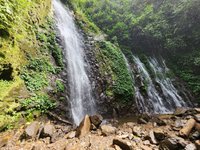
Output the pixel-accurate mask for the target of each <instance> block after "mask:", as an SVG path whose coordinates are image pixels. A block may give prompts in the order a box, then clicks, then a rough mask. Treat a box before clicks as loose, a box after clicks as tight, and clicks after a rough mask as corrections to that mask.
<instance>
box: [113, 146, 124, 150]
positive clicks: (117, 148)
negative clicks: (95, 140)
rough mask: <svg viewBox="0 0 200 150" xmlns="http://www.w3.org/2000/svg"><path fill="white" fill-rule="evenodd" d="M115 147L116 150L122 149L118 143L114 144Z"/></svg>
mask: <svg viewBox="0 0 200 150" xmlns="http://www.w3.org/2000/svg"><path fill="white" fill-rule="evenodd" d="M113 147H114V148H115V150H122V149H121V148H120V147H119V146H118V145H114V146H113Z"/></svg>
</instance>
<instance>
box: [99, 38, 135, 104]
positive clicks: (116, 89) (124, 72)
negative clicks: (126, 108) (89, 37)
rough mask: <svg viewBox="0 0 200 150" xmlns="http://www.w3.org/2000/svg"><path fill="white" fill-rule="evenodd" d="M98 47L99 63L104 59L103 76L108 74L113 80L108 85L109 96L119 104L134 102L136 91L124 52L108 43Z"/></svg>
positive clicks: (104, 42)
mask: <svg viewBox="0 0 200 150" xmlns="http://www.w3.org/2000/svg"><path fill="white" fill-rule="evenodd" d="M98 45H99V48H100V53H99V54H98V58H99V60H98V61H99V62H101V61H102V58H103V61H104V63H103V64H101V69H102V70H101V74H107V75H108V76H111V78H112V80H111V83H108V87H109V88H107V95H108V96H113V97H114V99H115V100H116V102H117V103H120V104H124V105H127V104H128V103H129V102H132V99H133V96H134V89H133V86H132V79H131V76H130V74H129V71H128V69H127V66H126V63H125V60H124V57H123V55H122V52H121V51H120V49H119V48H118V47H116V46H115V45H113V44H112V43H110V42H107V41H102V42H100V43H99V44H98ZM113 82H114V83H113Z"/></svg>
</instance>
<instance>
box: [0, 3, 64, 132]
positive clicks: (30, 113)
mask: <svg viewBox="0 0 200 150" xmlns="http://www.w3.org/2000/svg"><path fill="white" fill-rule="evenodd" d="M50 8H51V1H50V0H32V1H27V0H0V111H1V113H0V131H2V130H6V129H9V128H12V127H13V126H14V125H15V124H16V122H17V121H18V120H19V119H22V118H25V119H27V120H28V121H30V120H32V119H34V118H35V116H38V115H40V114H41V113H46V112H47V111H48V110H49V109H53V108H54V107H55V106H56V104H55V102H53V99H54V97H52V96H49V95H48V94H47V92H49V91H48V90H46V88H47V87H48V86H50V87H51V86H52V84H51V77H52V76H56V74H58V73H59V72H60V71H61V69H62V68H63V61H62V51H61V49H60V47H59V46H58V43H57V42H56V35H55V30H54V22H53V21H52V18H51V16H49V12H50ZM52 88H54V89H56V88H57V87H52ZM54 89H53V90H54Z"/></svg>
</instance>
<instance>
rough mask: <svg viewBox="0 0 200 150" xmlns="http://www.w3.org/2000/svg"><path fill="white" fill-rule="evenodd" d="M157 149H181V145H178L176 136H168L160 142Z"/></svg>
mask: <svg viewBox="0 0 200 150" xmlns="http://www.w3.org/2000/svg"><path fill="white" fill-rule="evenodd" d="M159 149H164V150H179V149H182V147H179V144H178V140H177V139H176V138H169V139H166V140H164V141H162V142H161V143H160V145H159Z"/></svg>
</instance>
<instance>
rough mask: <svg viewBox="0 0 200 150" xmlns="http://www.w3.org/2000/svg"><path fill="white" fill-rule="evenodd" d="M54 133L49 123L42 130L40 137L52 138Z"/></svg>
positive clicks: (53, 128) (52, 126)
mask: <svg viewBox="0 0 200 150" xmlns="http://www.w3.org/2000/svg"><path fill="white" fill-rule="evenodd" d="M55 132H56V129H55V127H54V125H52V124H50V123H46V124H45V125H44V128H43V130H42V133H41V136H42V137H52V136H53V134H54V133H55Z"/></svg>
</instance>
